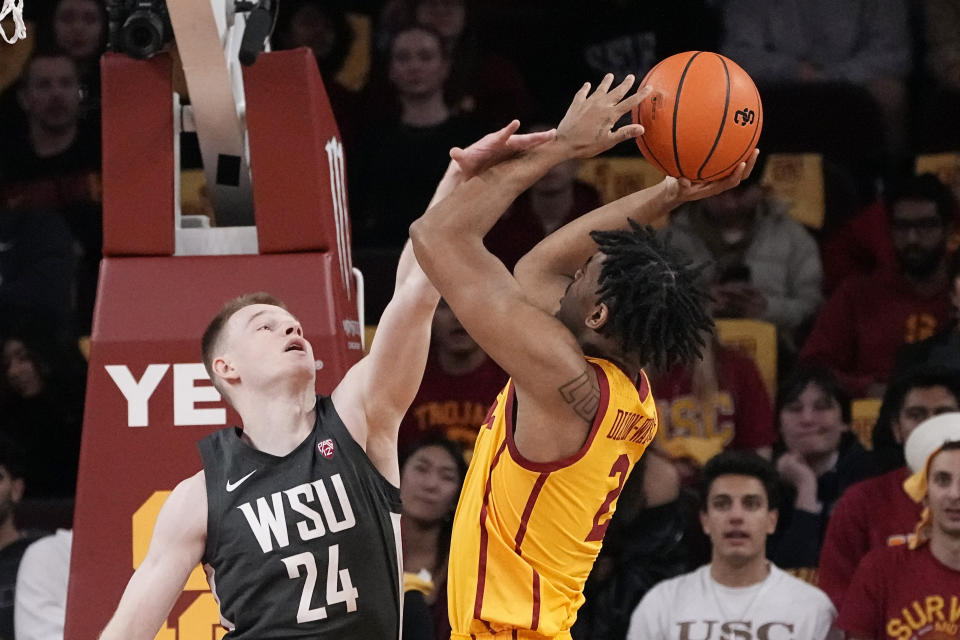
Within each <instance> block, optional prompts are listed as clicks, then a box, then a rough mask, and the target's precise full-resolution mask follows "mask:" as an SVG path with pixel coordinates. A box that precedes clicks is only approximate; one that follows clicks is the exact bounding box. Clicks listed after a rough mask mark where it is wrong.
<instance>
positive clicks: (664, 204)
mask: <svg viewBox="0 0 960 640" xmlns="http://www.w3.org/2000/svg"><path fill="white" fill-rule="evenodd" d="M642 97H646V94H643V96H642ZM758 153H759V152H757V151H754V152H753V153H752V154H751V155H750V156H749V157H748V158H747V161H746V162H744V163H741V165H740V166H739V167H738V168H737V169H736V170H735V171H734V172H733V173H732V174H730V176H728V177H727V178H725V179H723V180H718V181H715V182H699V183H693V182H690V181H689V180H687V179H686V178H680V179H677V178H671V177H669V176H668V177H666V178H665V179H664V180H663V181H662V182H660V183H659V184H656V185H654V186H652V187H648V188H646V189H642V190H640V191H637V192H634V193H631V194H628V195H626V196H624V197H622V198H620V199H618V200H615V201H613V202H611V203H609V204H607V205H604V206H602V207H600V208H598V209H594V210H593V211H591V212H590V213H587V214H585V215H582V216H580V217H579V218H577V219H576V220H572V221H571V222H569V223H568V224H566V225H564V226H563V227H561V228H560V229H557V230H556V231H554V232H553V233H551V234H550V235H549V236H547V237H546V238H544V239H543V240H542V241H541V242H540V243H539V244H537V246H535V247H534V248H533V249H531V250H530V252H529V253H527V254H526V255H525V256H524V257H523V258H521V259H520V261H519V262H518V263H517V266H516V267H515V268H514V275H515V276H516V278H517V281H518V282H519V283H520V286H521V287H522V288H523V291H524V293H525V294H526V296H527V298H528V299H529V300H530V301H531V302H533V303H534V304H536V305H537V306H539V307H540V308H542V309H544V310H545V311H548V312H550V313H553V312H554V311H555V310H556V307H557V301H558V300H559V299H560V297H561V296H562V294H563V291H564V290H565V289H566V287H567V285H569V284H570V282H571V281H572V280H573V276H574V274H576V272H577V269H579V268H580V266H581V265H582V264H583V263H584V261H586V260H587V258H589V257H590V256H591V255H593V254H594V252H595V251H596V250H597V243H596V242H594V240H593V238H592V237H591V235H590V233H591V232H592V231H598V230H615V229H627V228H628V226H629V223H628V222H627V219H628V218H629V219H631V220H633V221H635V222H637V223H639V224H641V225H648V224H656V223H657V222H658V221H660V220H662V219H664V218H666V216H667V215H668V214H669V213H670V211H671V210H673V209H675V208H676V207H678V206H680V205H681V204H683V203H684V202H689V201H691V200H700V199H701V198H707V197H710V196H712V195H715V194H717V193H720V192H722V191H726V190H727V189H731V188H733V187H735V186H736V185H738V184H740V181H741V180H743V179H744V178H746V177H747V176H749V175H750V172H751V171H752V170H753V166H754V164H755V163H756V161H757V155H758Z"/></svg>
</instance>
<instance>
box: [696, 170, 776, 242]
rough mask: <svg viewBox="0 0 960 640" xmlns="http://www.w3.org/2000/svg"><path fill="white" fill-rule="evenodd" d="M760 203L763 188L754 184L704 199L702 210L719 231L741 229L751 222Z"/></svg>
mask: <svg viewBox="0 0 960 640" xmlns="http://www.w3.org/2000/svg"><path fill="white" fill-rule="evenodd" d="M762 201H763V186H762V185H760V184H759V183H756V182H754V183H750V184H746V185H741V186H739V187H736V188H734V189H730V190H728V191H724V192H723V193H720V194H717V195H715V196H711V197H709V198H705V199H704V200H703V210H704V212H705V213H706V214H707V217H708V218H709V219H710V220H711V221H712V222H713V223H714V224H716V225H717V226H718V227H720V228H721V229H742V228H745V227H747V226H749V225H750V223H751V222H752V221H753V217H754V214H755V213H756V210H757V207H758V206H760V203H761V202H762ZM733 241H736V239H733Z"/></svg>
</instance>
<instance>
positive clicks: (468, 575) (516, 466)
mask: <svg viewBox="0 0 960 640" xmlns="http://www.w3.org/2000/svg"><path fill="white" fill-rule="evenodd" d="M587 360H588V361H589V362H590V363H591V364H592V365H593V367H594V369H595V371H596V373H597V381H598V383H599V386H600V401H599V406H598V407H597V414H596V419H595V420H594V423H593V426H592V428H591V430H590V434H589V436H588V437H587V440H586V442H585V443H584V445H583V447H582V448H581V449H580V451H578V452H577V453H575V454H574V455H572V456H570V457H569V458H566V459H564V460H559V461H557V462H552V463H535V462H530V461H528V460H526V459H524V458H523V457H522V456H521V455H520V453H519V452H518V451H517V448H516V445H515V444H514V440H513V432H514V427H515V423H514V415H515V413H514V412H515V398H514V388H513V380H512V379H511V380H510V381H508V382H507V386H506V387H505V388H504V390H503V391H502V392H501V393H500V395H499V396H498V397H497V401H496V404H495V405H494V406H493V407H492V408H491V410H490V414H489V416H488V418H487V421H486V422H485V423H484V425H483V427H482V428H481V429H480V434H479V435H478V437H477V446H476V448H475V449H474V452H473V458H472V460H471V462H470V469H469V472H468V473H467V477H466V480H465V482H464V487H463V492H462V493H461V494H460V503H459V504H458V505H457V512H456V516H455V518H454V523H453V541H452V543H451V548H450V569H449V578H448V599H449V602H450V604H449V606H450V624H451V626H452V628H453V635H452V638H454V639H455V640H460V639H464V640H465V639H467V638H472V639H477V638H491V637H497V638H501V637H502V638H554V637H563V638H568V637H569V632H568V630H569V629H570V627H571V626H573V623H574V621H575V620H576V617H577V609H579V608H580V606H581V605H582V604H583V601H584V598H583V585H584V582H586V579H587V576H588V575H589V573H590V569H591V568H592V567H593V562H594V560H595V559H596V557H597V554H598V553H599V552H600V546H601V544H602V542H603V536H604V534H605V533H606V528H607V524H608V523H609V522H610V518H611V516H612V515H613V512H614V509H615V508H616V502H617V497H618V496H619V495H620V491H621V490H622V489H623V485H624V482H626V480H627V476H628V475H629V474H630V471H631V470H632V469H633V465H634V463H635V462H636V461H637V460H638V459H639V458H640V456H641V454H642V453H643V451H644V449H646V447H647V445H648V444H649V443H650V442H651V441H652V440H653V437H654V435H655V434H656V430H657V413H656V407H655V405H654V401H653V398H652V396H651V394H650V386H649V382H648V380H647V377H646V374H644V373H642V372H641V374H640V381H639V385H638V386H635V385H634V384H633V383H632V382H631V381H630V380H629V379H628V378H627V376H626V375H625V374H624V373H623V372H622V371H621V370H620V369H618V368H617V367H616V366H615V365H614V364H612V363H611V362H609V361H606V360H599V359H594V358H587Z"/></svg>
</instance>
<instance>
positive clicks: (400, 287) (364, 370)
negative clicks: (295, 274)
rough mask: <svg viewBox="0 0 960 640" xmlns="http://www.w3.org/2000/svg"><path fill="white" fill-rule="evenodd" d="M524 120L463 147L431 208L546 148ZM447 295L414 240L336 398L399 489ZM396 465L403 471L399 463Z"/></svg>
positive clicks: (342, 412) (406, 248) (547, 135)
mask: <svg viewBox="0 0 960 640" xmlns="http://www.w3.org/2000/svg"><path fill="white" fill-rule="evenodd" d="M518 127H519V122H516V121H514V122H511V123H510V124H508V125H507V126H506V127H504V128H503V129H501V130H499V131H497V132H494V133H491V134H489V135H487V136H484V137H483V138H482V139H480V140H479V141H477V142H475V143H474V144H472V145H470V146H469V147H467V148H466V149H456V150H455V151H454V154H455V155H457V157H458V158H459V161H451V163H450V166H449V167H448V169H447V172H446V173H445V175H444V177H443V179H442V180H441V181H440V183H439V185H438V186H437V190H436V192H435V193H434V196H433V198H432V200H431V201H430V204H431V206H432V205H434V204H435V203H437V202H439V201H441V200H443V199H444V198H445V197H446V196H448V195H449V194H450V193H451V192H452V191H453V190H454V189H455V188H456V187H457V186H458V185H460V184H461V183H463V181H464V180H465V179H467V178H469V177H471V176H472V175H474V174H476V173H477V172H479V171H482V170H483V169H484V168H485V167H487V166H488V165H490V164H491V163H494V162H497V161H499V160H500V159H501V158H503V157H505V156H509V155H512V154H514V153H516V152H517V151H519V150H523V149H528V148H530V147H532V146H535V145H538V144H541V143H542V142H544V141H545V140H547V139H549V138H550V137H552V135H553V133H552V132H540V133H534V134H524V135H516V131H517V128H518ZM439 299H440V294H439V293H438V292H437V290H436V289H435V288H434V286H433V284H431V282H430V280H429V279H428V278H427V276H426V275H425V274H424V273H423V270H422V269H421V268H420V265H419V264H418V263H417V259H416V257H415V256H414V254H413V249H412V247H411V244H410V241H409V240H408V241H407V243H406V245H405V246H404V248H403V252H402V253H401V255H400V262H399V264H398V266H397V279H396V285H395V289H394V293H393V297H392V298H391V300H390V303H389V304H388V305H387V307H386V309H385V310H384V312H383V315H382V316H381V319H380V323H379V324H378V326H377V337H376V340H375V341H374V342H373V345H372V346H371V349H370V353H369V354H368V355H367V356H366V357H365V358H363V359H362V360H361V361H360V362H359V363H357V364H356V365H354V367H352V368H351V369H350V371H349V372H348V373H347V375H346V376H345V377H344V379H343V381H342V382H341V383H340V384H339V385H338V386H337V388H336V390H335V391H334V392H333V402H334V405H335V406H336V407H337V411H338V412H339V413H340V415H341V417H342V418H343V419H344V422H345V423H346V424H347V427H348V428H350V430H351V433H353V434H354V437H357V438H358V441H360V442H361V444H362V445H364V446H365V448H366V450H367V454H368V455H369V456H370V457H371V459H372V460H373V461H374V463H375V464H377V467H378V468H379V469H380V470H381V472H384V471H388V473H387V474H386V475H388V477H389V479H391V480H392V481H394V482H395V483H399V480H400V478H399V469H396V470H395V473H394V472H393V471H389V470H387V469H386V468H385V467H386V466H388V465H387V464H385V462H384V461H385V460H386V459H388V458H389V459H392V460H395V459H396V447H397V430H398V428H399V425H400V421H401V419H402V418H403V415H404V413H406V411H407V409H408V408H409V407H410V403H411V402H413V398H414V397H415V396H416V393H417V389H418V388H419V386H420V381H421V379H422V377H423V370H424V367H425V366H426V361H427V352H428V349H429V346H430V326H431V321H432V319H433V314H434V311H435V310H436V306H437V302H438V301H439ZM389 466H393V467H395V466H396V463H395V462H392V463H390V465H389Z"/></svg>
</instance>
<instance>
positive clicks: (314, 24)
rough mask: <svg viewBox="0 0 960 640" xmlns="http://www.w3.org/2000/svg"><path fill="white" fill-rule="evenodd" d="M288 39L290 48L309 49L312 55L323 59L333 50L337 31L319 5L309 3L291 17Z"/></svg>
mask: <svg viewBox="0 0 960 640" xmlns="http://www.w3.org/2000/svg"><path fill="white" fill-rule="evenodd" d="M288 37H289V40H290V46H291V47H310V49H311V50H312V51H313V55H315V56H316V57H317V58H320V59H323V58H326V57H327V56H328V55H330V52H331V51H332V50H333V46H334V45H335V44H336V39H337V31H336V28H335V27H334V25H333V22H331V21H330V18H329V17H328V16H327V14H325V13H324V12H323V10H322V9H321V7H320V5H319V3H317V2H310V3H308V4H305V5H303V7H301V8H300V9H299V10H297V12H296V13H295V14H294V15H293V18H292V19H291V20H290V26H289V32H288Z"/></svg>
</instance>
